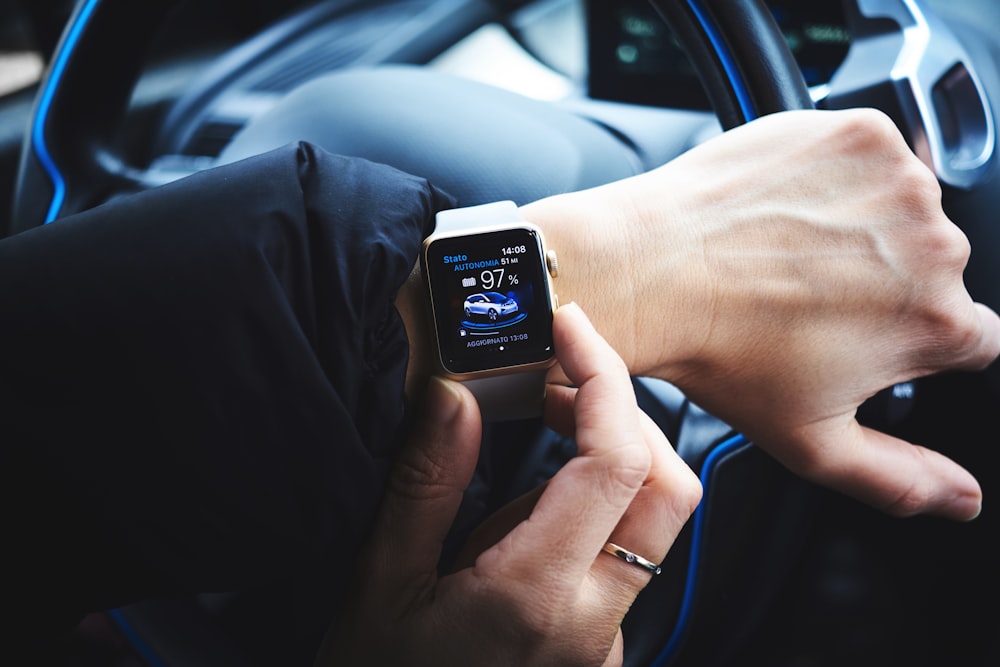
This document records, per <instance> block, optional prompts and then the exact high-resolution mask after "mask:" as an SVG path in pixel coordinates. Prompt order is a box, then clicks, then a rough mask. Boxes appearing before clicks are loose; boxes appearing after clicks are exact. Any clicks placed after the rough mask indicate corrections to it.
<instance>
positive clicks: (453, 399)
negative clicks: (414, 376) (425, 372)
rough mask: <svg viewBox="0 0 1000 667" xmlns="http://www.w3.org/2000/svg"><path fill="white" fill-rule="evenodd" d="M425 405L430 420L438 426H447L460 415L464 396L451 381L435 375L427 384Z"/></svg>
mask: <svg viewBox="0 0 1000 667" xmlns="http://www.w3.org/2000/svg"><path fill="white" fill-rule="evenodd" d="M424 403H425V411H424V413H425V415H426V416H427V418H428V419H429V420H431V421H432V422H434V423H436V424H447V423H448V422H450V421H451V420H452V419H454V418H455V415H457V414H458V409H459V407H460V406H461V405H462V396H461V395H460V394H459V393H458V390H457V389H456V388H455V385H454V384H453V383H452V382H451V381H450V380H447V379H445V378H442V377H438V376H436V375H434V376H431V379H430V382H428V383H427V396H426V397H425V399H424Z"/></svg>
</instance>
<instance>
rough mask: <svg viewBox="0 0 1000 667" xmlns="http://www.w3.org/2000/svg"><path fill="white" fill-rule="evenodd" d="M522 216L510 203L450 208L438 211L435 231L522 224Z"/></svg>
mask: <svg viewBox="0 0 1000 667" xmlns="http://www.w3.org/2000/svg"><path fill="white" fill-rule="evenodd" d="M524 221H525V220H524V216H523V215H521V212H520V211H519V210H518V208H517V204H515V203H514V202H512V201H509V200H508V201H495V202H492V203H490V204H480V205H479V206H467V207H465V208H452V209H448V210H447V211H439V212H438V214H437V216H436V217H435V225H436V231H439V232H441V231H445V232H450V231H457V230H465V229H475V228H476V227H488V226H489V225H502V224H503V223H505V222H524Z"/></svg>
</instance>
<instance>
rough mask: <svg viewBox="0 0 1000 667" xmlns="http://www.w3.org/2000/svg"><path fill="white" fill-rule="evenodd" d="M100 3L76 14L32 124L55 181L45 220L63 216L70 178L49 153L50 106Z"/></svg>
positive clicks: (91, 0) (89, 1) (90, 0)
mask: <svg viewBox="0 0 1000 667" xmlns="http://www.w3.org/2000/svg"><path fill="white" fill-rule="evenodd" d="M98 2H100V0H86V1H85V2H84V3H83V5H82V6H81V7H80V11H79V12H78V13H77V14H76V16H75V17H74V19H73V23H72V24H71V25H70V26H69V28H68V30H67V32H66V36H65V38H64V39H63V42H62V44H61V46H60V48H59V52H58V53H56V56H55V59H54V60H53V61H52V69H51V70H49V75H48V77H47V79H46V81H45V87H44V89H43V90H42V94H41V97H40V98H39V100H38V108H37V109H36V111H35V118H34V121H33V123H32V126H31V145H32V148H33V149H34V151H35V156H36V157H38V161H39V162H40V163H41V165H42V169H44V170H45V173H47V174H48V176H49V179H50V180H51V181H52V201H51V202H50V203H49V210H48V212H47V213H46V215H45V223H49V222H52V221H53V220H55V219H56V217H57V216H58V215H59V209H61V208H62V205H63V201H64V200H65V199H66V181H65V179H64V178H63V175H62V172H60V171H59V167H58V165H56V163H55V161H54V160H53V159H52V154H51V153H49V147H48V144H47V143H46V141H45V121H46V120H47V119H48V115H49V109H50V108H51V106H52V98H53V97H54V96H55V93H56V89H57V88H58V87H59V83H60V81H61V80H62V76H63V73H64V72H65V70H66V63H67V62H69V59H70V57H71V56H72V55H73V50H74V49H75V48H76V45H77V43H78V42H79V40H80V35H81V34H83V31H84V29H85V28H86V27H87V22H88V21H89V20H90V17H91V15H92V14H93V13H94V8H95V7H96V6H97V3H98Z"/></svg>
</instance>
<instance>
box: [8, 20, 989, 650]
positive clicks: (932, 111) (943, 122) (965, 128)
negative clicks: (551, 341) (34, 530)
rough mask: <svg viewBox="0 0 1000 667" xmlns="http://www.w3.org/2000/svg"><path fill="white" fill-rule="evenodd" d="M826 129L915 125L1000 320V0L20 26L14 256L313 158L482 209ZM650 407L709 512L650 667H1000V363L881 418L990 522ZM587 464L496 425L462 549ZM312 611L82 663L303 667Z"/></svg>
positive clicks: (686, 405)
mask: <svg viewBox="0 0 1000 667" xmlns="http://www.w3.org/2000/svg"><path fill="white" fill-rule="evenodd" d="M808 107H816V108H821V109H842V108H849V107H875V108H878V109H881V110H882V111H884V112H885V113H886V114H888V115H889V116H890V117H891V118H892V119H893V120H894V121H895V122H896V124H897V125H898V127H899V128H900V130H901V132H902V133H903V135H904V136H905V137H906V139H907V141H908V142H909V144H910V146H911V148H912V149H913V150H914V152H915V153H916V154H917V155H918V156H919V157H920V158H921V159H922V160H923V161H924V162H925V163H926V164H927V165H928V166H929V167H930V168H931V169H933V170H934V172H935V174H936V175H937V177H938V179H939V181H940V182H941V184H942V188H943V192H944V199H943V203H944V207H945V211H946V213H947V214H948V215H949V217H950V218H951V219H952V220H953V221H954V222H955V223H956V224H957V225H958V226H959V227H960V228H961V229H962V231H963V232H964V233H965V234H966V235H967V236H968V238H969V240H970V243H971V246H972V255H971V259H970V262H969V265H968V268H967V271H966V283H967V286H968V289H969V291H970V292H971V293H972V295H973V297H974V298H976V299H977V300H979V301H981V302H983V303H986V304H987V305H990V306H991V307H993V308H994V309H1000V275H998V273H1000V268H998V267H1000V262H998V261H997V260H998V258H995V257H993V256H992V252H993V250H991V248H996V249H997V250H998V252H1000V237H998V235H1000V225H998V220H997V215H996V211H997V210H998V209H1000V167H998V166H997V163H998V158H997V156H996V152H997V151H996V145H997V134H996V132H997V130H996V128H997V122H998V118H1000V111H998V109H1000V3H997V2H996V1H995V0H815V1H814V2H808V3H806V2H797V1H796V0H761V1H758V0H718V1H711V0H704V1H699V0H670V1H654V2H649V1H648V0H285V1H283V2H279V1H278V0H252V1H251V2H245V1H244V2H236V0H199V1H197V2H195V1H193V0H150V1H149V2H145V3H131V2H128V0H77V1H73V0H8V1H7V2H5V3H3V4H2V5H0V181H2V183H3V187H2V188H0V236H7V235H12V234H17V233H21V232H23V231H26V230H29V229H31V228H33V227H36V226H39V225H44V224H46V223H48V222H50V221H52V220H55V219H57V218H61V217H64V216H67V215H72V214H73V213H76V212H79V211H82V210H85V209H88V208H91V207H93V206H96V205H98V204H100V203H102V202H105V201H109V200H111V199H113V198H116V197H122V196H128V195H129V194H130V193H134V192H137V191H141V190H144V189H148V188H153V187H157V186H159V185H162V184H165V183H168V182H171V181H174V180H177V179H180V178H183V177H185V176H187V175H190V174H193V173H195V172H198V171H201V170H204V169H210V168H212V167H214V166H217V165H220V164H225V163H230V162H234V161H236V160H239V159H242V158H245V157H248V156H251V155H254V154H257V153H261V152H264V151H266V150H269V149H272V148H276V147H278V146H281V145H284V144H286V143H288V142H292V141H300V140H304V141H310V142H313V143H315V144H317V145H318V146H321V147H323V148H325V149H326V150H329V151H331V152H334V153H342V154H346V155H357V156H360V157H365V158H368V159H371V160H375V161H379V162H385V163H387V164H391V165H393V166H396V167H398V168H401V169H403V170H405V171H409V172H411V173H414V174H418V175H421V176H426V177H427V178H429V179H430V180H431V181H432V182H434V183H435V184H437V185H439V186H440V187H442V188H443V189H445V190H446V191H448V192H450V193H451V194H453V195H454V196H455V197H456V198H457V199H458V201H459V203H460V204H462V205H472V204H477V203H482V202H488V201H495V200H499V199H513V200H515V201H516V202H517V203H527V202H529V201H533V200H535V199H538V198H541V197H545V196H548V195H551V194H556V193H559V192H566V191H571V190H576V189H581V188H585V187H590V186H592V185H598V184H601V183H606V182H608V181H611V180H615V179H618V178H623V177H627V176H630V175H633V174H637V173H641V172H644V171H647V170H649V169H652V168H655V167H656V166H658V165H661V164H663V163H665V162H667V161H669V160H671V159H673V158H675V157H677V156H678V155H680V154H681V153H683V152H684V151H686V150H688V149H690V148H691V147H693V146H696V145H698V144H699V143H701V142H703V141H705V140H706V139H708V138H710V137H713V136H715V135H717V134H718V133H720V132H724V131H726V130H728V129H730V128H732V127H734V126H736V125H739V124H741V123H744V122H748V121H751V120H752V119H753V118H755V117H757V116H759V115H762V114H764V113H770V112H773V111H779V110H782V109H790V108H808ZM0 288H2V286H0ZM634 385H635V388H636V392H637V396H638V397H639V400H640V405H641V407H643V409H644V410H645V411H646V412H648V413H649V414H650V416H651V417H653V419H654V420H655V421H656V422H657V424H659V425H660V426H661V428H663V430H664V432H665V433H666V434H667V436H668V438H669V439H670V441H671V442H672V443H673V444H674V446H675V447H676V448H677V450H678V452H679V453H680V454H681V456H682V457H683V458H684V460H685V461H687V462H688V463H689V464H690V465H691V466H692V468H693V469H694V470H695V471H696V472H697V473H698V474H699V475H700V477H701V479H702V483H703V484H704V487H705V497H704V500H703V501H702V504H701V506H700V507H699V509H698V511H697V512H696V514H695V516H694V517H693V519H692V521H691V522H689V525H688V526H687V527H686V528H685V530H684V532H683V533H682V535H681V538H680V540H679V541H678V543H677V544H676V545H675V547H674V548H673V549H672V550H671V553H670V555H669V556H668V558H667V560H666V561H665V562H664V564H663V570H664V571H663V574H662V575H661V576H659V577H656V578H655V579H654V580H653V582H652V583H651V584H650V585H649V586H648V587H647V588H646V589H645V590H644V591H643V592H642V593H641V594H640V596H639V598H638V599H637V601H636V603H635V605H634V606H633V608H632V612H630V614H629V615H628V617H626V619H625V622H624V624H623V633H624V637H625V664H626V665H629V666H633V667H638V666H652V665H656V666H665V665H692V666H694V665H697V666H700V667H706V666H709V665H731V664H749V665H772V666H774V667H804V666H831V667H832V666H834V665H837V666H839V665H844V664H851V665H858V666H865V665H872V666H875V665H879V666H882V665H928V666H929V665H961V666H963V667H966V666H968V667H975V666H977V665H996V664H1000V638H998V633H997V630H1000V610H998V606H997V600H998V599H1000V597H998V596H1000V587H998V583H1000V575H998V571H1000V568H998V565H1000V560H998V556H1000V553H998V550H997V539H996V536H997V534H998V528H1000V522H998V519H997V510H996V508H995V507H994V506H993V498H994V497H995V494H1000V470H998V467H1000V466H998V465H997V464H998V463H1000V460H998V457H997V454H996V449H997V445H998V441H997V424H996V414H997V408H998V407H1000V368H998V367H997V365H996V364H994V366H993V367H991V368H989V369H987V370H985V371H983V372H977V373H970V372H951V373H944V374H940V375H935V376H932V377H925V378H919V379H916V380H913V381H910V382H906V383H902V384H899V385H896V386H894V387H889V388H887V389H885V390H884V391H883V392H881V393H879V394H878V395H876V396H874V397H873V398H872V399H871V400H870V401H869V402H868V403H866V404H865V405H864V406H862V409H861V411H860V412H859V419H860V420H861V421H862V422H863V423H864V424H866V425H869V426H872V427H875V428H879V429H882V430H885V431H887V432H889V433H892V434H893V435H897V436H899V437H902V438H905V439H907V440H909V441H911V442H915V443H920V444H922V445H924V446H926V447H929V448H932V449H935V450H938V451H940V452H942V453H944V454H946V455H947V456H949V457H951V458H953V459H954V460H956V461H957V462H959V463H960V464H962V465H963V466H965V467H966V468H968V469H969V470H970V471H972V472H973V474H974V475H976V477H977V478H978V479H979V480H980V483H981V485H982V487H983V492H984V499H985V500H984V509H983V513H982V515H981V516H980V517H979V518H977V519H976V520H974V521H972V522H970V523H967V524H956V523H952V522H948V521H945V520H942V519H936V518H932V517H915V518H910V519H898V518H892V517H888V516H886V515H883V514H881V513H879V512H877V511H875V510H873V509H872V508H870V507H867V506H864V505H861V504H860V503H858V502H856V501H853V500H851V499H848V498H846V497H844V496H841V495H839V494H836V493H834V492H831V491H828V490H825V489H822V488H820V487H818V486H815V485H812V484H809V483H807V482H804V481H803V480H801V479H799V478H797V477H795V476H794V475H792V474H791V473H789V472H788V471H787V470H785V469H784V468H782V467H781V466H780V465H779V464H777V463H776V462H775V461H773V460H772V459H770V458H769V457H768V456H767V455H765V454H763V453H762V452H760V451H758V450H757V449H755V448H754V446H753V443H751V442H749V441H747V440H746V439H744V438H743V437H742V436H741V435H740V434H738V433H735V432H734V431H733V430H732V429H731V428H730V427H729V426H728V425H726V424H725V423H723V422H721V421H720V420H718V419H717V418H715V417H713V416H712V415H710V414H708V413H706V412H705V411H704V410H702V409H701V408H700V407H699V406H697V405H695V404H694V403H692V402H691V401H689V400H688V399H687V398H686V397H685V396H684V395H683V394H682V393H681V392H680V391H679V390H678V389H677V388H675V387H673V386H671V385H669V384H668V383H665V382H663V381H660V380H655V379H651V378H634ZM774 409H776V410H780V409H781V406H774ZM494 443H502V445H503V446H500V445H499V444H498V445H497V446H493V445H494ZM511 443H514V444H513V445H511ZM573 451H574V445H573V443H572V442H571V441H569V440H567V439H565V438H562V437H560V436H557V435H556V434H554V433H552V432H550V431H548V430H547V429H546V428H545V427H544V426H543V425H542V424H540V423H537V422H535V421H527V422H514V423H509V424H499V425H496V426H495V427H494V428H493V429H492V430H491V431H490V432H489V433H487V434H486V441H485V446H484V453H483V456H482V460H481V462H480V470H479V471H478V472H477V478H476V481H475V482H474V485H473V488H470V490H469V494H468V495H469V503H468V505H469V507H468V508H464V511H465V513H464V514H463V515H462V517H461V519H462V520H461V521H460V525H457V526H456V534H455V540H456V541H459V540H460V539H461V537H462V536H463V535H464V534H465V533H464V532H463V531H467V530H468V528H469V527H470V526H471V525H474V524H475V522H476V521H478V520H480V519H482V518H483V517H484V516H485V515H487V514H488V513H489V512H490V511H491V510H492V509H495V508H498V507H500V506H501V505H503V504H504V503H505V502H507V501H509V500H510V499H512V498H514V497H517V496H518V495H520V494H521V493H522V492H524V491H525V490H527V489H530V488H532V487H533V486H535V485H536V484H538V483H540V482H541V481H544V480H545V479H546V478H548V477H549V476H551V475H552V474H553V473H554V472H555V470H557V469H558V467H559V466H561V465H562V464H563V463H565V461H566V460H567V459H568V458H569V457H571V456H572V455H573ZM294 604H295V602H294V601H293V600H292V599H291V598H290V596H289V593H288V591H284V590H274V589H268V590H257V591H237V592H221V593H211V594H204V595H200V596H197V597H194V598H189V599H188V598H185V599H171V600H149V601H144V602H141V603H138V604H135V605H131V606H129V607H125V608H121V609H115V610H110V611H108V612H106V613H101V614H95V616H94V617H93V618H89V619H88V623H87V624H84V625H83V626H81V629H80V631H79V632H78V633H77V635H76V636H74V637H72V638H69V639H67V640H66V643H65V647H64V652H65V655H64V656H63V657H64V659H65V662H64V663H62V664H66V665H70V664H74V665H79V664H83V665H97V664H148V665H153V666H159V665H163V666H165V667H167V666H169V667H173V666H174V665H209V664H211V665H221V664H224V665H236V666H244V665H245V666H248V667H250V666H256V665H273V664H289V663H288V662H285V660H286V659H288V656H290V655H295V654H297V652H298V651H300V650H303V649H302V647H295V646H293V645H292V644H293V643H294V641H295V640H294V639H293V637H294V636H295V633H294V629H293V628H289V627H288V626H289V620H288V619H289V617H290V614H289V613H288V608H289V605H294ZM109 645H114V646H116V647H119V649H118V650H120V651H121V652H122V655H125V654H127V655H128V656H129V657H128V659H129V660H133V661H138V662H131V663H126V662H125V659H124V658H120V657H116V655H109V649H108V646H109ZM116 660H118V662H116Z"/></svg>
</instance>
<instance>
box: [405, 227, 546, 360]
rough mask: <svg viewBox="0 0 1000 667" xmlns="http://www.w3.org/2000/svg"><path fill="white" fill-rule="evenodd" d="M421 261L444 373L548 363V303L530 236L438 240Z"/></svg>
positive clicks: (523, 232) (517, 232)
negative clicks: (428, 286) (428, 291)
mask: <svg viewBox="0 0 1000 667" xmlns="http://www.w3.org/2000/svg"><path fill="white" fill-rule="evenodd" d="M423 259H424V267H423V268H424V272H425V274H426V276H427V280H428V281H429V283H430V286H431V295H432V301H433V303H432V307H433V311H434V326H435V329H436V333H437V338H438V348H439V351H440V354H441V362H442V364H443V366H444V368H445V370H447V371H449V372H451V373H470V372H473V371H482V370H491V369H496V368H505V367H509V366H520V365H525V364H534V363H539V362H545V361H548V360H550V359H551V358H552V356H553V354H554V353H553V347H552V304H551V303H550V297H549V290H548V286H547V282H546V276H545V275H544V274H543V271H545V269H544V266H545V260H544V258H543V257H542V246H541V241H540V239H539V237H538V233H537V232H536V231H534V230H533V229H531V228H517V229H505V230H502V231H488V232H484V233H479V234H468V235H462V236H455V237H444V238H439V239H436V240H433V241H432V242H431V243H430V244H429V245H428V246H427V247H426V248H425V250H424V256H423Z"/></svg>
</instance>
